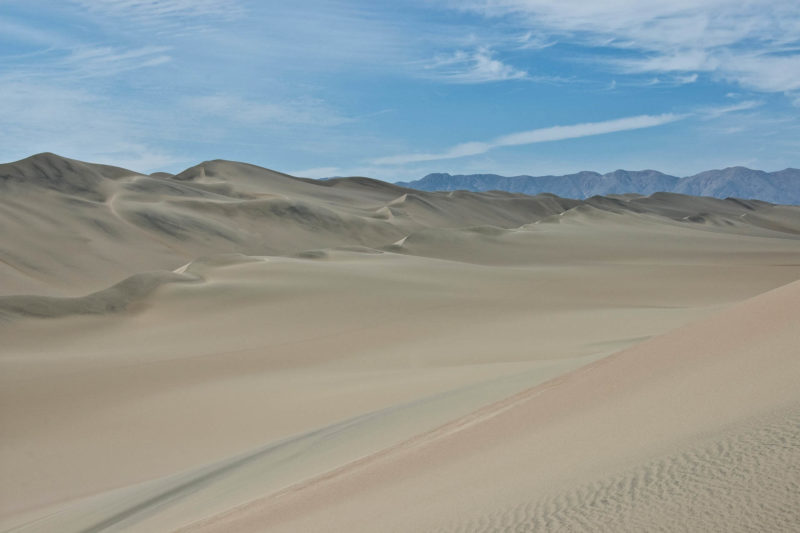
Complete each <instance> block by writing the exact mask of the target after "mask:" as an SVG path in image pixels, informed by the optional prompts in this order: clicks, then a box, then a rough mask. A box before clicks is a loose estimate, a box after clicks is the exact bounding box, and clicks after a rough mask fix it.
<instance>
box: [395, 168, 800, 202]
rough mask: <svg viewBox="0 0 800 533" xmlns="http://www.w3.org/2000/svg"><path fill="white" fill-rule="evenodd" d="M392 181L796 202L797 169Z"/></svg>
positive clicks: (565, 193) (442, 187)
mask: <svg viewBox="0 0 800 533" xmlns="http://www.w3.org/2000/svg"><path fill="white" fill-rule="evenodd" d="M397 185H400V186H403V187H409V188H412V189H418V190H422V191H455V190H466V191H476V192H482V191H492V190H497V191H508V192H518V193H524V194H531V195H534V194H540V193H552V194H555V195H557V196H561V197H562V198H576V199H581V200H582V199H585V198H590V197H592V196H597V195H608V194H626V193H635V194H641V195H645V196H647V195H650V194H653V193H654V192H674V193H680V194H690V195H694V196H712V197H715V198H746V199H756V200H764V201H767V202H772V203H779V204H798V205H800V169H796V168H787V169H785V170H779V171H777V172H764V171H762V170H752V169H749V168H745V167H730V168H725V169H722V170H708V171H706V172H701V173H699V174H695V175H694V176H688V177H685V178H679V177H677V176H670V175H669V174H664V173H663V172H658V171H656V170H633V171H631V170H615V171H614V172H609V173H607V174H599V173H597V172H588V171H584V172H578V173H577V174H567V175H565V176H513V177H507V176H498V175H496V174H469V175H462V174H459V175H451V174H444V173H437V174H428V175H427V176H425V177H424V178H422V179H418V180H415V181H410V182H398V183H397Z"/></svg>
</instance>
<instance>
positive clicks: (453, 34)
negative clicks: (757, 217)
mask: <svg viewBox="0 0 800 533" xmlns="http://www.w3.org/2000/svg"><path fill="white" fill-rule="evenodd" d="M42 151H50V152H56V153H59V154H61V155H64V156H67V157H72V158H76V159H82V160H87V161H94V162H103V163H108V164H115V165H119V166H124V167H127V168H131V169H134V170H138V171H142V172H153V171H156V170H167V171H173V172H174V171H179V170H181V169H183V168H186V167H188V166H191V165H193V164H196V163H198V162H200V161H203V160H207V159H216V158H222V159H233V160H239V161H246V162H250V163H254V164H258V165H262V166H265V167H269V168H273V169H276V170H280V171H284V172H289V173H293V174H298V175H304V176H310V177H324V176H334V175H367V176H371V177H376V178H380V179H385V180H389V181H395V180H405V179H414V178H418V177H421V176H423V175H425V174H427V173H429V172H450V173H478V172H492V173H499V174H506V175H515V174H533V175H541V174H562V173H568V172H575V171H579V170H597V171H601V172H606V171H610V170H614V169H617V168H625V169H643V168H655V169H658V170H662V171H665V172H669V173H673V174H676V175H689V174H693V173H696V172H699V171H701V170H706V169H710V168H721V167H725V166H733V165H745V166H749V167H751V168H761V169H765V170H778V169H782V168H785V167H789V166H793V167H800V2H797V0H604V1H602V2H599V1H596V0H462V1H455V0H407V1H402V0H400V1H397V2H377V1H366V0H365V1H361V0H351V1H337V0H327V1H319V0H296V1H292V2H285V1H272V0H267V1H260V2H259V1H245V0H74V1H69V0H62V1H51V2H47V1H40V0H20V1H9V0H0V161H11V160H16V159H21V158H23V157H26V156H28V155H31V154H33V153H37V152H42Z"/></svg>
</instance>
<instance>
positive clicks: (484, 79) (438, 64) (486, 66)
mask: <svg viewBox="0 0 800 533" xmlns="http://www.w3.org/2000/svg"><path fill="white" fill-rule="evenodd" d="M425 70H426V71H428V72H429V73H431V74H432V75H433V77H434V78H437V79H440V80H443V81H448V82H451V83H488V82H495V81H507V80H521V79H526V78H528V77H529V76H528V73H527V72H525V71H524V70H519V69H516V68H514V67H513V66H511V65H508V64H506V63H503V62H502V61H500V60H499V59H495V58H494V57H493V56H492V52H491V50H489V49H488V48H486V47H480V48H478V49H477V50H475V51H474V52H465V51H463V50H459V51H457V52H455V53H453V54H451V55H446V56H439V57H437V58H435V59H434V60H433V61H431V62H430V63H429V64H427V65H425Z"/></svg>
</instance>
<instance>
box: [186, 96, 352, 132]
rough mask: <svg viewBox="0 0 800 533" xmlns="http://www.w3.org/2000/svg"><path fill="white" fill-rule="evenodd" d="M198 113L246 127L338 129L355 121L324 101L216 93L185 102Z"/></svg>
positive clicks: (191, 98)
mask: <svg viewBox="0 0 800 533" xmlns="http://www.w3.org/2000/svg"><path fill="white" fill-rule="evenodd" d="M184 104H185V105H186V107H187V108H189V109H191V110H192V111H193V112H195V113H200V114H204V115H212V116H216V117H218V118H220V119H222V120H225V121H233V122H238V123H240V124H246V125H251V126H252V125H259V126H270V125H306V126H309V125H313V126H318V127H324V126H338V125H340V124H344V123H347V122H352V121H353V120H354V119H352V118H350V117H347V116H345V115H343V114H341V113H339V112H338V111H336V110H335V109H334V108H332V107H331V106H330V105H328V104H327V103H326V102H325V101H324V100H321V99H318V98H296V99H293V100H289V101H281V102H277V103H276V102H266V101H258V100H253V99H245V98H242V97H239V96H235V95H228V94H214V95H206V96H196V97H189V98H186V99H185V100H184Z"/></svg>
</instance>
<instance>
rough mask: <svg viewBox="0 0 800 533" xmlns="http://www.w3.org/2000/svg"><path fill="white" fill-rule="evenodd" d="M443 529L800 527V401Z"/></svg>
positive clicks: (732, 529)
mask: <svg viewBox="0 0 800 533" xmlns="http://www.w3.org/2000/svg"><path fill="white" fill-rule="evenodd" d="M443 531H447V532H453V533H456V532H458V533H461V532H464V533H466V532H470V533H473V532H484V531H485V532H490V531H491V532H514V533H523V532H541V531H548V532H549V531H564V532H567V531H569V532H574V531H587V532H588V531H591V532H613V533H617V532H624V531H637V532H640V531H670V532H672V531H703V532H707V531H725V532H736V531H742V532H744V531H748V532H751V531H769V532H779V531H786V532H790V531H791V532H798V531H800V407H798V408H795V409H793V410H791V411H790V412H789V413H788V414H784V415H782V416H780V417H778V418H777V419H771V420H770V422H769V423H767V424H762V425H760V426H755V427H753V426H751V427H749V428H748V429H747V430H745V431H738V432H736V433H733V434H728V436H727V437H725V438H722V439H718V440H716V441H713V442H711V443H708V444H706V445H704V446H700V447H697V448H694V449H691V450H688V451H684V452H681V453H677V454H674V455H670V456H666V457H662V458H660V459H657V460H653V461H651V462H649V463H647V464H644V465H642V466H640V467H637V468H634V469H632V470H629V471H627V472H625V473H624V474H621V475H619V476H615V477H610V478H607V479H603V480H600V481H596V482H593V483H590V484H586V485H583V486H581V487H579V488H577V489H574V490H569V491H566V492H563V493H560V494H557V495H555V496H553V497H549V498H545V499H541V500H538V501H530V502H528V503H524V504H522V505H518V506H515V507H511V508H508V509H505V510H503V511H499V512H495V513H487V514H484V515H483V516H481V517H479V518H475V519H472V520H469V521H465V522H463V523H460V524H454V525H453V527H449V528H446V529H444V530H443Z"/></svg>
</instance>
